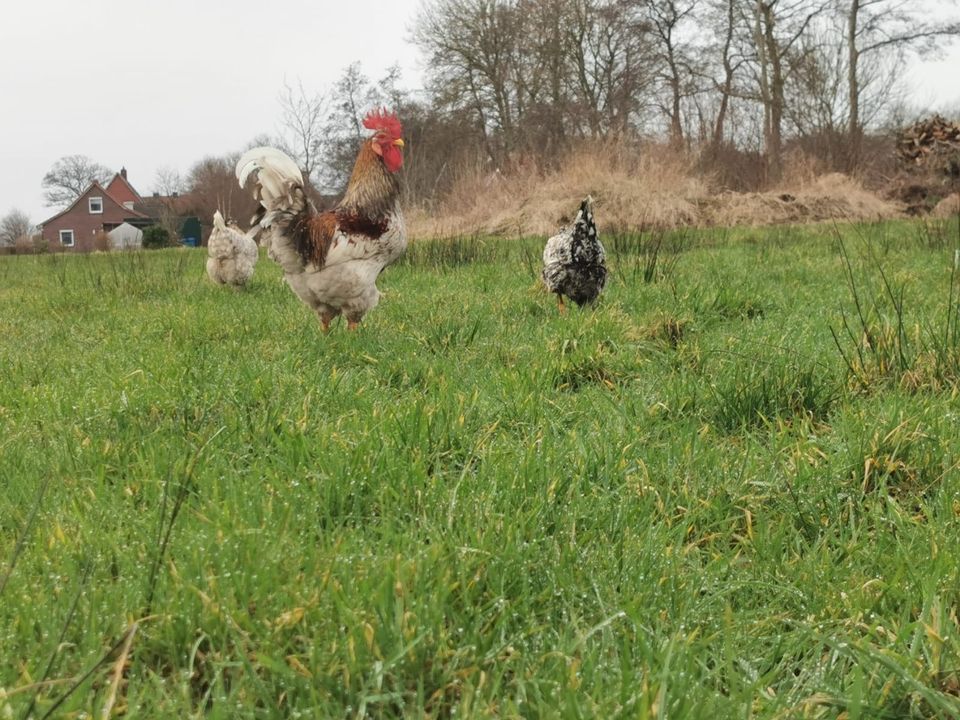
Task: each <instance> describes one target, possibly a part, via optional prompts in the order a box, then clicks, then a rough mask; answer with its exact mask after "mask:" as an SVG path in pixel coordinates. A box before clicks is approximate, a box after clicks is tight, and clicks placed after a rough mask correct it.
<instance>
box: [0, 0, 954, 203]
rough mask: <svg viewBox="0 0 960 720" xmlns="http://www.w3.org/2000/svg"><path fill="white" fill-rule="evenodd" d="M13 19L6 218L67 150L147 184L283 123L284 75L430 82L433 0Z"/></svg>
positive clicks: (239, 4)
mask: <svg viewBox="0 0 960 720" xmlns="http://www.w3.org/2000/svg"><path fill="white" fill-rule="evenodd" d="M5 5H6V7H5V8H4V13H3V19H2V22H0V67H2V68H3V69H2V71H0V72H2V75H0V98H2V114H0V130H2V132H0V215H3V214H6V212H8V211H9V210H10V209H12V208H15V207H16V208H20V209H22V210H24V211H25V212H27V213H28V214H29V215H30V218H31V220H33V221H34V222H40V221H42V220H44V219H46V218H47V217H49V216H50V215H53V214H54V213H55V212H56V210H55V209H52V208H46V207H44V205H43V199H42V191H41V188H40V181H41V180H42V178H43V175H44V173H45V172H46V171H47V170H48V169H49V168H50V166H51V165H52V164H53V163H54V162H55V161H56V160H57V159H58V158H60V157H62V156H64V155H72V154H81V155H87V156H89V157H91V158H92V159H94V160H95V161H97V162H100V163H102V164H104V165H107V166H108V167H110V168H112V169H114V170H119V169H120V167H121V166H126V168H127V170H128V173H129V179H130V181H131V182H132V183H133V185H134V187H136V188H137V189H138V190H139V191H140V192H141V193H144V194H145V193H148V192H151V191H152V190H153V186H154V180H155V175H156V172H157V170H158V168H161V167H172V168H174V169H176V170H178V171H180V172H181V173H185V172H186V171H187V170H188V169H189V167H190V165H191V164H193V163H194V162H195V161H196V160H198V159H200V158H201V157H203V156H204V155H217V154H223V153H228V152H232V151H235V150H238V149H241V148H242V147H243V146H245V145H246V144H247V143H248V142H249V141H250V140H251V139H252V138H254V137H256V136H257V135H259V134H263V133H270V134H274V133H275V132H276V131H277V129H278V127H277V123H278V118H279V106H278V103H277V96H278V94H279V92H280V90H281V88H282V86H283V83H284V81H285V80H286V81H290V82H294V83H295V82H296V81H297V80H300V81H302V82H303V85H304V86H305V87H306V88H307V89H308V90H312V89H321V88H323V87H325V86H327V85H329V84H330V83H331V82H332V81H334V80H336V78H337V77H338V76H339V75H340V73H341V71H342V70H343V68H344V67H345V66H347V65H348V64H350V63H351V62H354V61H358V60H359V61H361V62H362V64H363V69H364V72H365V73H366V74H367V75H368V76H370V77H374V78H375V77H379V76H380V75H382V74H383V72H384V70H385V69H386V68H388V67H389V66H391V65H393V64H394V63H399V64H400V66H401V67H402V68H403V70H404V75H405V79H406V81H405V84H406V85H407V86H408V87H411V88H418V87H419V86H420V84H421V81H420V76H421V72H422V66H421V64H420V61H419V57H418V53H417V51H416V49H415V48H414V47H413V46H412V45H410V44H409V43H408V41H407V40H408V38H409V35H410V32H409V31H410V27H411V25H412V23H413V19H414V16H415V14H416V11H417V8H418V7H419V5H420V2H419V0H340V1H338V2H331V1H329V0H230V1H229V2H228V1H226V0H215V1H211V0H164V1H163V2H137V0H125V2H120V1H119V0H86V2H82V1H80V0H17V1H16V2H10V3H6V4H5ZM958 76H960V49H955V50H954V51H953V52H951V53H950V54H949V55H948V56H947V57H945V58H944V59H942V60H940V61H937V62H930V63H927V64H926V65H925V66H924V68H923V69H922V70H920V69H917V68H916V67H914V68H912V69H911V73H910V76H909V80H908V87H909V88H911V90H912V92H913V100H914V101H915V103H916V104H918V105H924V106H928V105H929V106H932V107H952V108H956V107H960V82H958Z"/></svg>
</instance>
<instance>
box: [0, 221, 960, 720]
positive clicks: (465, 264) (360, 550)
mask: <svg viewBox="0 0 960 720" xmlns="http://www.w3.org/2000/svg"><path fill="white" fill-rule="evenodd" d="M958 239H960V237H958V231H957V228H956V225H939V226H929V225H927V226H923V225H917V224H911V223H892V224H884V225H875V226H859V227H842V228H840V229H836V228H833V227H829V226H821V227H810V228H776V229H765V230H739V231H723V232H721V231H714V232H702V233H691V232H687V233H684V234H682V235H677V236H675V237H671V236H668V237H666V238H665V239H664V238H662V237H661V238H639V239H634V240H631V239H630V238H627V237H620V238H618V239H617V240H616V242H615V243H611V246H612V247H611V256H612V257H611V258H610V260H611V265H612V272H611V282H610V285H609V287H608V289H607V291H606V293H605V294H604V296H603V299H602V302H601V303H600V304H599V306H598V307H596V308H595V309H593V310H592V311H577V310H576V309H571V312H570V313H569V314H568V315H567V316H565V317H560V316H559V315H558V314H557V312H556V308H555V305H554V302H553V300H552V299H551V298H550V297H548V296H546V295H545V293H544V292H543V291H541V290H540V289H539V287H538V285H537V278H536V273H537V271H538V266H539V263H538V259H537V258H538V256H539V251H540V249H541V247H542V245H541V243H542V241H541V240H538V239H525V240H516V241H497V240H491V239H484V238H473V239H464V240H461V241H455V242H452V243H448V244H441V243H421V244H415V245H414V246H412V247H411V249H410V252H409V253H408V255H407V256H406V258H405V259H404V260H403V261H402V262H401V263H399V264H398V265H397V266H395V267H393V268H390V269H389V270H388V271H387V272H386V273H385V274H384V275H383V276H382V278H381V281H380V285H381V289H382V290H383V291H384V297H383V299H382V301H381V305H380V307H378V308H377V309H376V310H375V311H374V312H372V313H371V314H370V315H369V316H368V317H367V319H366V320H365V321H364V323H363V326H362V328H361V329H360V330H359V331H358V332H356V333H349V332H347V331H346V329H345V327H344V325H343V324H340V325H338V326H336V327H335V328H334V330H333V331H332V332H331V333H330V334H329V335H328V336H323V335H322V334H321V333H320V329H319V326H318V323H317V322H316V320H315V318H314V317H313V315H312V314H311V313H310V312H309V311H308V310H307V308H306V307H305V306H303V305H301V304H300V303H299V301H298V300H297V299H296V298H295V297H294V296H293V294H292V293H291V292H290V291H289V290H288V289H287V288H286V287H285V286H284V285H282V284H281V282H280V281H279V270H278V268H277V267H276V266H274V265H273V264H272V263H270V262H269V261H267V260H266V259H264V260H263V261H262V262H261V263H260V264H259V265H258V268H257V274H256V276H255V277H254V280H253V282H252V284H251V286H250V287H248V288H247V289H245V290H243V291H232V290H230V289H225V288H222V287H215V286H213V285H212V284H211V283H209V282H208V281H207V280H206V277H205V275H204V269H203V265H204V255H203V254H202V251H187V250H184V251H177V250H170V251H156V252H150V253H144V254H123V255H99V256H86V257H63V256H37V257H3V258H0V370H2V373H3V377H2V381H0V482H2V489H3V492H2V493H0V718H7V717H13V718H22V717H26V716H27V715H29V716H31V717H33V718H42V717H45V716H50V717H76V718H79V717H90V716H94V715H95V716H96V717H100V713H101V712H102V711H103V709H104V707H105V706H106V705H107V704H109V703H110V702H113V703H114V705H113V712H114V713H117V712H121V711H124V710H125V711H126V713H127V714H128V715H129V716H130V717H149V718H186V717H211V718H248V717H249V718H272V717H278V718H279V717H303V718H314V717H318V718H319V717H344V718H363V717H371V718H398V717H432V718H444V717H453V716H456V717H468V718H475V717H476V718H479V717H524V718H592V717H597V718H654V717H658V718H687V717H691V718H699V717H708V718H748V717H749V718H774V717H776V718H785V717H810V718H820V717H824V718H839V717H843V718H848V719H853V718H904V717H916V718H927V717H951V716H958V715H960V645H958V641H960V625H958V617H957V613H958V605H960V471H958V459H960V431H958V417H960V400H958V397H957V396H958V387H960V372H957V368H958V367H960V363H958V362H957V357H958V347H957V340H956V337H957V333H955V332H954V331H953V330H952V329H951V328H952V327H953V326H952V325H951V323H953V322H954V320H953V319H951V318H954V316H955V314H956V302H957V297H956V295H957V292H956V289H955V288H953V289H951V288H952V287H953V286H952V285H951V280H952V268H953V262H954V249H955V247H956V246H957V243H958ZM844 257H846V258H847V260H846V261H845V260H844ZM651 263H652V265H653V266H652V267H651ZM881 271H882V272H881ZM888 288H889V290H888ZM855 297H856V298H859V302H860V310H859V311H858V310H857V307H856V304H855V303H856V301H855ZM861 318H862V320H863V322H862V326H861V324H860V321H861ZM865 328H866V329H865ZM871 329H872V330H871ZM871 333H872V334H871ZM877 338H881V339H883V338H886V339H887V340H889V341H890V342H888V343H886V344H884V342H880V341H878V340H877ZM861 357H862V361H861ZM134 623H136V626H135V627H136V632H135V634H133V635H132V637H131V636H130V635H129V631H130V629H131V628H132V627H134ZM126 640H129V652H128V653H124V651H123V648H122V645H123V643H124V641H126ZM124 659H126V666H125V667H123V666H122V662H123V660H124ZM114 671H118V672H121V675H118V676H116V677H117V678H119V679H120V683H119V685H116V686H114Z"/></svg>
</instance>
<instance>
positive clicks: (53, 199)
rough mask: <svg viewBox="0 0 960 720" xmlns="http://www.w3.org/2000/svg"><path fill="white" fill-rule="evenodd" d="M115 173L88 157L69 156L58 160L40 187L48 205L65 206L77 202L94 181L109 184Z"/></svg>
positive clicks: (44, 177)
mask: <svg viewBox="0 0 960 720" xmlns="http://www.w3.org/2000/svg"><path fill="white" fill-rule="evenodd" d="M112 175H113V173H112V172H111V171H110V169H109V168H108V167H106V166H104V165H101V164H100V163H97V162H94V161H93V160H91V159H90V158H88V157H87V156H86V155H67V156H66V157H62V158H60V159H59V160H57V161H56V162H55V163H54V164H53V167H51V168H50V170H49V171H48V172H47V174H46V175H44V176H43V181H42V182H41V183H40V185H41V186H42V187H43V189H44V193H43V199H44V201H45V202H46V204H47V205H57V206H64V205H69V204H70V203H72V202H73V201H74V200H76V199H77V198H78V197H79V196H80V195H81V194H82V193H83V191H84V190H86V189H87V188H88V187H89V186H90V183H92V182H93V181H94V180H96V181H97V182H100V183H105V182H107V181H108V180H109V179H110V178H111V177H112Z"/></svg>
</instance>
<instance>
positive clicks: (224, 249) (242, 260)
mask: <svg viewBox="0 0 960 720" xmlns="http://www.w3.org/2000/svg"><path fill="white" fill-rule="evenodd" d="M207 255H209V256H210V257H209V258H208V259H207V275H209V276H210V279H211V280H213V281H214V282H215V283H219V284H220V285H225V284H229V285H238V286H239V285H245V284H246V283H247V281H248V280H249V279H250V278H251V277H253V268H254V266H255V265H256V264H257V257H258V252H257V243H256V242H255V241H254V239H253V234H252V233H246V234H244V233H243V232H242V231H241V230H240V228H239V227H237V226H236V225H235V224H233V223H230V224H229V225H228V224H227V223H226V222H224V220H223V215H221V214H220V211H219V210H217V211H216V212H215V213H214V214H213V232H212V233H211V234H210V240H209V241H208V242H207Z"/></svg>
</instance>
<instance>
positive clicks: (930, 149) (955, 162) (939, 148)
mask: <svg viewBox="0 0 960 720" xmlns="http://www.w3.org/2000/svg"><path fill="white" fill-rule="evenodd" d="M896 153H897V157H899V158H900V160H902V161H903V162H905V163H908V164H912V165H915V166H921V167H925V168H928V169H930V170H934V171H937V172H942V173H945V174H946V175H949V176H951V177H960V124H958V123H955V122H950V121H949V120H946V119H944V118H943V117H942V116H940V115H934V116H933V117H931V118H927V119H925V120H920V121H919V122H916V123H914V124H913V125H910V126H909V127H907V128H904V129H903V130H902V131H900V135H899V136H898V137H897V149H896Z"/></svg>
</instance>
